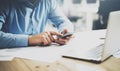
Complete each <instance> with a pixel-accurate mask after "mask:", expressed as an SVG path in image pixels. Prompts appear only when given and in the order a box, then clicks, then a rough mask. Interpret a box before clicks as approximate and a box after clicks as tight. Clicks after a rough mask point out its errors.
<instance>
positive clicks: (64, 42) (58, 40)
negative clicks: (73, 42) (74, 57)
mask: <svg viewBox="0 0 120 71" xmlns="http://www.w3.org/2000/svg"><path fill="white" fill-rule="evenodd" d="M55 42H56V43H58V44H66V43H67V42H68V40H65V39H60V38H58V39H57V40H56V41H55Z"/></svg>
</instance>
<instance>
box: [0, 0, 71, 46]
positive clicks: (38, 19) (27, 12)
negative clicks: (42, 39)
mask: <svg viewBox="0 0 120 71" xmlns="http://www.w3.org/2000/svg"><path fill="white" fill-rule="evenodd" d="M0 1H1V2H0V47H4V48H5V47H19V46H28V35H35V34H39V33H41V32H43V31H44V28H45V26H46V23H47V21H48V20H51V21H52V22H53V24H54V25H55V26H56V27H57V28H58V29H59V31H62V30H63V29H64V28H69V30H70V31H73V26H71V25H72V24H71V23H70V21H69V20H68V19H67V18H66V17H65V16H64V15H63V13H61V11H60V8H59V7H58V6H57V3H56V1H55V0H36V2H35V3H34V4H32V3H31V2H30V1H29V0H0Z"/></svg>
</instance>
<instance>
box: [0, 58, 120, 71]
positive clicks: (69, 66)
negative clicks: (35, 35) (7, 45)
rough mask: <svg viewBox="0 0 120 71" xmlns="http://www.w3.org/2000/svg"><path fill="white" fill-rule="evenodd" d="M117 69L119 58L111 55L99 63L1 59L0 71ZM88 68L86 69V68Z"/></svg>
mask: <svg viewBox="0 0 120 71" xmlns="http://www.w3.org/2000/svg"><path fill="white" fill-rule="evenodd" d="M83 67H84V69H85V70H84V71H90V70H89V68H94V71H119V70H120V59H119V58H114V57H111V58H109V59H108V60H107V61H105V62H103V63H101V64H95V63H90V62H85V61H81V60H73V59H67V58H61V59H59V60H58V61H55V62H53V63H47V62H40V61H34V60H28V59H21V58H15V59H14V60H13V61H1V62H0V71H83V69H82V68H83ZM87 69H88V70H87Z"/></svg>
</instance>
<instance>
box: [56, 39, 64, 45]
mask: <svg viewBox="0 0 120 71" xmlns="http://www.w3.org/2000/svg"><path fill="white" fill-rule="evenodd" d="M55 42H56V43H58V44H60V45H64V44H66V43H65V42H63V41H59V40H56V41H55Z"/></svg>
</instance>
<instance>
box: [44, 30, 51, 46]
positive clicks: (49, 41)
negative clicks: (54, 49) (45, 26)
mask: <svg viewBox="0 0 120 71" xmlns="http://www.w3.org/2000/svg"><path fill="white" fill-rule="evenodd" d="M44 35H45V40H46V41H47V42H46V44H50V43H51V42H52V41H51V40H50V38H49V36H48V34H47V32H45V34H44Z"/></svg>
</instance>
